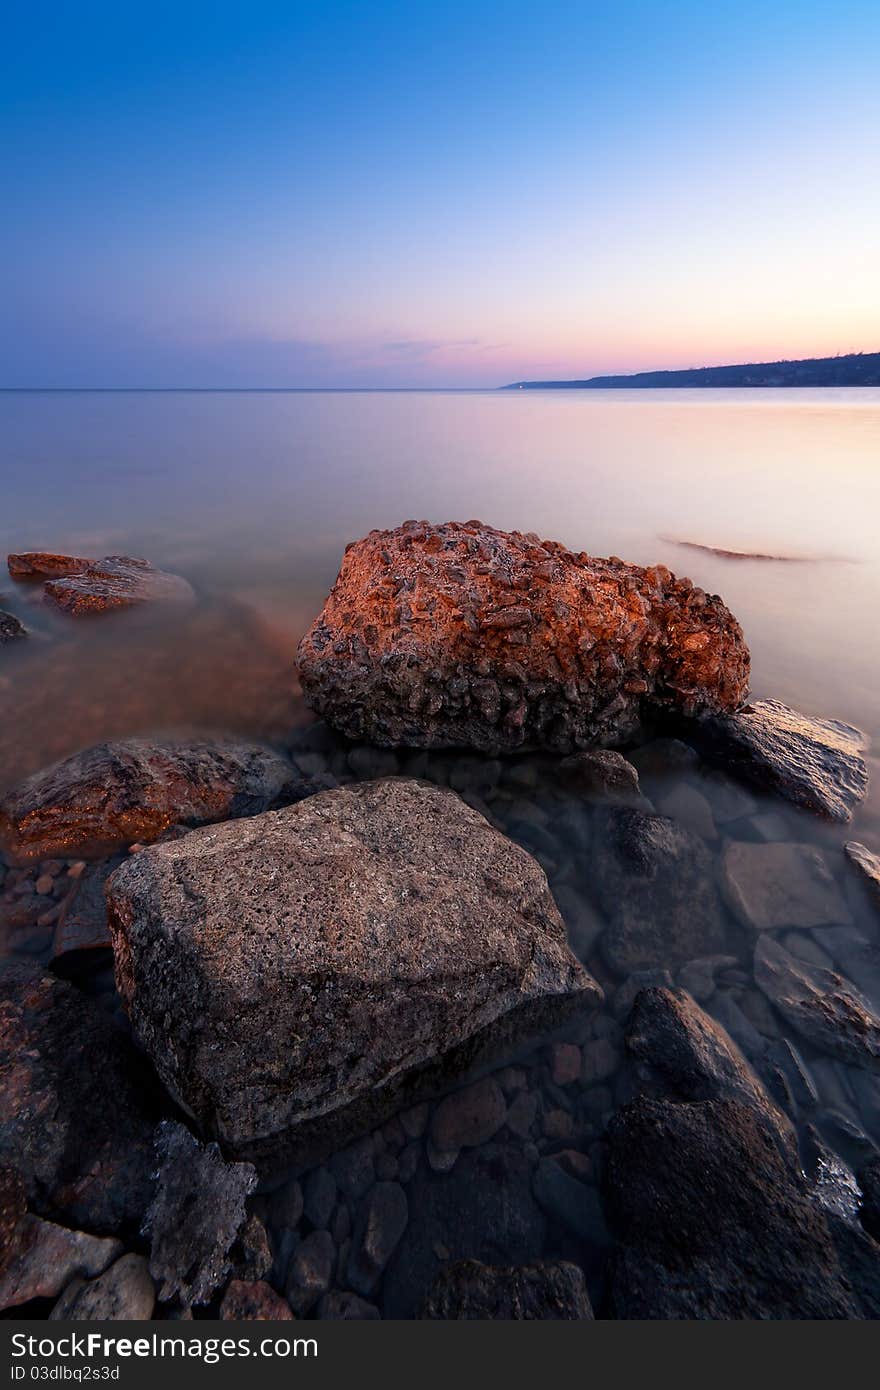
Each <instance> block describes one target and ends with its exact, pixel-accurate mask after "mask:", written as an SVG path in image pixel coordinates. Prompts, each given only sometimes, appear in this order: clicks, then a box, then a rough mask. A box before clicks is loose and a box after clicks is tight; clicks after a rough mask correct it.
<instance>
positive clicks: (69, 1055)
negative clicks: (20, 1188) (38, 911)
mask: <svg viewBox="0 0 880 1390" xmlns="http://www.w3.org/2000/svg"><path fill="white" fill-rule="evenodd" d="M0 1006H2V1007H0V1161H2V1162H4V1163H8V1164H10V1165H11V1166H12V1167H14V1168H15V1169H16V1170H17V1171H18V1172H19V1173H20V1174H21V1176H22V1178H23V1179H24V1182H25V1185H26V1188H27V1195H28V1203H29V1206H30V1207H31V1209H32V1210H33V1211H35V1212H38V1213H39V1214H41V1215H43V1216H48V1217H52V1218H60V1219H63V1220H65V1221H68V1222H70V1223H72V1224H82V1225H84V1226H87V1227H88V1228H89V1229H91V1230H93V1231H101V1232H116V1231H119V1230H125V1229H130V1228H132V1227H134V1228H136V1227H137V1226H138V1225H139V1224H140V1221H141V1218H142V1216H143V1213H144V1211H145V1210H146V1208H147V1205H148V1203H149V1201H150V1196H151V1193H152V1171H153V1167H154V1160H153V1153H152V1133H153V1128H154V1126H155V1120H156V1101H155V1097H154V1091H153V1084H152V1082H151V1079H150V1077H149V1076H148V1074H147V1070H146V1068H145V1067H144V1065H143V1063H142V1062H141V1060H140V1059H139V1057H138V1056H137V1054H136V1053H135V1052H134V1049H133V1048H132V1046H131V1044H130V1042H129V1040H128V1038H127V1037H126V1036H125V1034H124V1033H122V1032H121V1030H120V1029H119V1028H118V1027H117V1026H116V1025H115V1024H114V1023H113V1022H112V1021H111V1019H110V1018H109V1017H108V1016H107V1014H106V1013H105V1012H104V1011H103V1010H102V1009H101V1008H100V1006H99V1005H98V1004H96V1003H95V1002H94V1001H93V1000H91V999H88V998H86V997H85V996H83V995H82V994H81V993H80V992H79V990H77V989H76V988H75V987H74V986H73V985H72V984H69V983H67V982H66V981H63V980H59V979H56V978H54V977H53V976H51V975H45V974H43V973H42V972H41V971H40V970H39V968H38V967H36V966H35V965H28V964H24V963H16V962H11V961H7V962H5V963H4V964H3V965H2V966H0Z"/></svg>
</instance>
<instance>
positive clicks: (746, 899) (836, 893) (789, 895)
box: [723, 840, 850, 931]
mask: <svg viewBox="0 0 880 1390" xmlns="http://www.w3.org/2000/svg"><path fill="white" fill-rule="evenodd" d="M723 873H724V880H723V881H724V889H725V892H726V894H727V898H728V901H729V902H730V905H731V907H732V908H733V911H734V912H735V913H736V915H737V916H738V917H739V919H740V921H741V922H742V923H743V925H744V926H746V927H750V928H752V930H754V931H775V930H778V929H779V928H781V927H826V926H832V925H838V926H840V925H845V924H846V923H848V922H849V921H850V913H849V909H848V907H847V905H846V902H845V901H844V898H843V894H842V893H841V890H840V888H839V887H838V885H837V883H836V882H835V880H834V877H833V875H832V873H831V871H830V869H829V867H828V863H827V860H826V859H825V856H824V855H823V854H822V851H821V850H819V849H816V848H815V846H813V845H796V844H795V845H793V844H764V845H760V844H748V843H747V842H744V841H742V840H734V841H732V842H731V843H730V844H729V845H728V846H727V849H726V850H725V852H724V862H723Z"/></svg>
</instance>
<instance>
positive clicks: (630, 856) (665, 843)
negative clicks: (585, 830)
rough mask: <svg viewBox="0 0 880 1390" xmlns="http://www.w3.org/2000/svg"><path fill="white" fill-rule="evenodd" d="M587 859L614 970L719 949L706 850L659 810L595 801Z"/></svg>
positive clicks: (718, 917) (674, 961)
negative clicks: (651, 812)
mask: <svg viewBox="0 0 880 1390" xmlns="http://www.w3.org/2000/svg"><path fill="white" fill-rule="evenodd" d="M590 863H591V868H592V874H593V885H594V888H595V891H596V894H597V896H598V899H599V904H600V906H601V907H602V909H603V911H604V913H605V915H606V917H607V918H608V926H607V927H606V928H605V931H604V933H603V934H602V936H601V938H600V943H599V948H600V950H601V953H602V955H603V957H604V958H605V960H606V962H607V963H608V965H609V966H610V967H611V969H612V970H614V971H616V972H617V973H618V974H620V975H631V974H632V973H633V971H636V970H645V969H653V968H657V967H661V966H662V967H666V966H669V965H678V964H681V963H682V962H683V961H686V960H692V959H693V958H694V957H696V956H701V955H706V954H709V953H712V952H717V951H720V950H721V947H722V946H723V944H724V926H723V918H722V912H721V904H720V901H719V898H718V892H717V889H716V887H715V881H714V873H713V861H712V855H711V853H710V851H709V850H708V849H707V847H706V845H705V843H704V841H703V840H702V839H700V838H699V836H697V835H694V834H693V832H692V831H690V830H686V829H685V828H684V826H681V825H677V824H676V823H675V822H674V821H672V820H669V818H668V817H666V816H657V815H647V814H645V813H644V812H642V811H636V810H631V809H629V808H625V807H600V808H599V810H598V811H597V813H596V821H595V829H594V840H593V846H592V854H591V860H590Z"/></svg>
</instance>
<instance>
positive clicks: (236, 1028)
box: [107, 778, 601, 1166]
mask: <svg viewBox="0 0 880 1390" xmlns="http://www.w3.org/2000/svg"><path fill="white" fill-rule="evenodd" d="M107 891H108V903H109V909H110V926H111V930H112V932H113V937H114V945H115V951H116V973H117V983H118V986H119V990H120V992H121V994H122V996H123V999H124V1000H125V1002H126V1006H127V1008H128V1010H129V1013H130V1016H131V1019H132V1023H133V1026H134V1030H135V1033H136V1035H137V1036H138V1037H139V1039H140V1041H141V1042H142V1043H143V1045H144V1046H145V1047H146V1048H147V1050H148V1051H149V1052H150V1054H151V1056H152V1057H153V1059H154V1061H155V1063H156V1067H157V1070H158V1071H159V1074H160V1076H161V1077H162V1079H163V1081H164V1082H165V1083H166V1085H167V1086H168V1087H169V1089H170V1090H171V1092H172V1093H173V1094H174V1095H175V1097H176V1098H178V1099H179V1101H180V1103H181V1104H182V1105H184V1106H185V1107H186V1108H187V1109H188V1110H189V1112H190V1113H191V1114H192V1115H193V1116H194V1117H195V1118H196V1119H197V1121H198V1122H199V1124H200V1126H201V1127H202V1129H203V1131H204V1132H205V1133H207V1134H210V1135H214V1136H216V1137H217V1138H219V1139H220V1140H221V1142H222V1143H223V1144H224V1146H226V1147H227V1148H228V1149H229V1151H230V1152H233V1153H235V1154H237V1155H239V1156H245V1157H254V1158H255V1159H260V1160H263V1159H265V1161H266V1162H267V1163H268V1162H270V1161H274V1160H275V1159H277V1158H278V1157H279V1155H280V1154H281V1153H283V1152H286V1151H290V1152H291V1153H293V1152H295V1154H296V1159H297V1162H299V1163H302V1164H303V1166H305V1165H306V1164H307V1163H308V1162H311V1161H314V1158H315V1157H316V1156H320V1154H319V1153H318V1151H319V1150H321V1151H323V1152H326V1151H327V1150H328V1149H329V1148H333V1147H338V1145H339V1144H340V1143H344V1142H345V1141H346V1140H347V1139H349V1138H350V1137H351V1136H352V1134H357V1133H358V1132H359V1131H361V1130H363V1129H364V1128H367V1127H369V1126H372V1125H374V1124H376V1123H378V1122H379V1121H381V1120H382V1119H384V1118H386V1117H387V1115H388V1114H390V1113H392V1112H393V1111H395V1110H397V1109H399V1108H401V1106H405V1105H406V1104H409V1103H411V1102H412V1101H414V1100H416V1099H419V1098H420V1095H421V1094H423V1093H424V1091H425V1090H427V1089H431V1090H433V1089H435V1088H438V1087H439V1086H441V1085H442V1084H445V1085H447V1086H448V1085H449V1084H450V1082H451V1081H452V1079H453V1078H454V1077H455V1076H456V1075H457V1074H458V1073H459V1071H460V1070H462V1069H464V1068H465V1067H467V1066H469V1065H470V1064H471V1063H473V1061H474V1060H475V1058H477V1057H478V1056H480V1055H483V1054H485V1053H486V1052H487V1051H489V1050H494V1049H495V1048H497V1047H499V1046H501V1045H502V1044H503V1045H505V1046H506V1045H508V1044H509V1043H510V1042H511V1041H512V1040H513V1039H514V1038H517V1037H519V1036H520V1035H521V1034H522V1032H524V1031H531V1030H532V1029H534V1028H537V1027H543V1026H547V1025H548V1024H550V1023H551V1021H553V1020H558V1019H560V1018H561V1017H563V1016H565V1015H566V1014H567V1013H569V1012H570V1011H571V1010H572V1009H574V1008H577V1007H590V1006H591V1005H592V1004H595V1003H597V1002H598V1001H599V1000H600V999H601V990H600V989H599V987H598V985H597V984H596V982H595V981H594V980H593V979H592V978H591V976H589V975H588V974H587V972H586V971H585V970H584V969H583V967H582V966H580V964H579V963H578V962H577V960H576V959H575V957H574V956H573V955H572V954H571V953H570V951H569V950H568V947H567V945H566V940H565V928H564V925H563V923H562V919H561V918H560V916H559V913H558V910H557V908H556V905H555V903H554V902H553V899H552V897H551V895H550V891H549V888H548V886H547V880H546V878H545V876H544V873H543V871H542V870H541V869H540V867H539V866H538V864H537V863H536V862H535V860H534V859H532V858H531V856H530V855H528V854H526V853H525V851H524V850H521V849H520V848H519V847H518V846H517V845H514V844H513V843H512V842H511V841H510V840H507V839H505V838H504V836H502V835H500V834H498V832H497V831H495V830H493V829H492V828H491V827H490V826H489V824H488V823H487V821H485V820H484V819H483V817H482V816H480V815H479V814H478V813H477V812H475V811H473V810H471V809H470V807H468V806H466V805H465V804H464V803H463V802H462V801H461V800H459V798H458V797H457V796H455V795H454V794H453V793H451V792H448V791H444V790H440V789H438V788H436V787H431V786H429V785H427V784H425V783H419V782H413V781H409V780H406V779H402V778H393V779H389V780H387V781H381V782H362V783H356V784H352V785H351V786H348V787H344V788H339V789H338V790H335V791H330V792H323V793H320V794H319V795H317V796H313V797H309V798H308V799H307V800H306V801H302V802H300V803H299V804H298V805H297V806H293V807H289V808H288V809H286V810H283V811H278V812H274V813H269V814H267V815H265V816H260V817H254V818H251V819H248V820H242V821H236V822H230V823H229V824H226V825H221V826H215V827H208V828H205V829H202V830H195V831H192V832H191V833H190V834H189V835H187V836H185V837H184V838H183V839H180V840H176V841H173V842H169V843H166V844H163V845H156V846H153V847H151V848H149V849H144V850H141V851H140V852H139V853H138V854H137V855H135V856H133V857H132V858H130V859H129V860H128V862H126V863H125V864H123V865H122V867H121V868H119V869H118V870H117V871H116V873H115V874H114V875H113V876H112V878H111V879H110V881H109V883H108V890H107Z"/></svg>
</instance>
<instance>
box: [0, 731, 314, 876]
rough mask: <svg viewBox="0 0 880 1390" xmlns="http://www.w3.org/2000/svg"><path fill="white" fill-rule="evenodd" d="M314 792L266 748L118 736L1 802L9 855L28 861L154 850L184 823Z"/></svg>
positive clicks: (0, 833)
mask: <svg viewBox="0 0 880 1390" xmlns="http://www.w3.org/2000/svg"><path fill="white" fill-rule="evenodd" d="M318 785H320V784H318ZM311 786H312V784H311V783H310V782H309V781H308V779H305V778H302V777H300V776H299V774H298V773H296V772H295V770H294V768H293V766H292V764H291V763H289V762H288V761H287V759H286V758H284V757H282V755H281V754H280V753H276V752H275V751H274V750H273V749H271V748H267V747H265V746H264V745H263V744H260V743H250V742H246V741H245V740H243V739H236V738H225V737H203V738H169V739H159V740H153V739H147V738H127V739H117V740H115V741H113V742H111V743H101V744H98V745H97V747H95V748H86V749H85V750H84V751H83V752H81V753H74V754H73V756H72V757H70V758H65V759H64V760H63V761H62V762H59V763H55V764H53V766H52V767H48V768H46V769H44V771H42V772H37V773H35V774H34V776H33V777H28V778H27V779H26V780H25V781H24V782H22V783H21V784H20V785H19V786H18V787H15V788H13V790H12V791H10V792H8V793H7V794H6V796H4V797H2V798H0V849H2V850H4V852H5V853H6V854H7V855H8V856H9V858H10V859H13V860H15V861H16V862H19V863H26V862H28V861H31V860H35V859H53V858H90V857H99V856H102V855H106V854H110V853H112V852H113V850H115V849H119V848H121V847H122V846H125V845H132V844H136V843H142V844H148V843H150V842H151V841H153V840H156V839H158V838H159V836H160V835H162V834H163V833H164V832H165V831H166V830H168V828H169V827H170V826H172V825H175V824H184V825H202V824H204V823H205V822H206V821H218V820H227V819H228V818H229V817H231V816H249V815H255V814H256V813H257V812H259V811H266V810H268V809H269V808H270V807H272V806H276V805H279V804H283V803H284V802H286V801H293V800H296V798H297V797H299V796H304V795H305V794H306V792H307V791H308V790H310V789H311Z"/></svg>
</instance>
